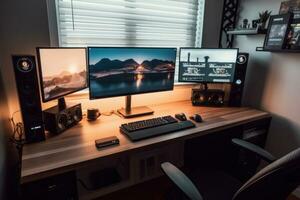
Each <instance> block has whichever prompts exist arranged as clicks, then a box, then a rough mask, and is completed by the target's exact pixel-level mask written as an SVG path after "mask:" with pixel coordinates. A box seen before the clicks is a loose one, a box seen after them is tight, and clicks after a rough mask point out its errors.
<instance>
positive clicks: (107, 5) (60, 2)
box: [56, 0, 205, 81]
mask: <svg viewBox="0 0 300 200" xmlns="http://www.w3.org/2000/svg"><path fill="white" fill-rule="evenodd" d="M204 1H205V0H56V10H57V12H56V13H57V24H58V35H59V43H60V46H65V47H72V46H119V47H126V46H131V47H135V46H137V47H194V46H196V47H199V46H201V43H202V27H203V15H204ZM177 58H178V56H177ZM176 67H178V60H177V64H176ZM177 72H178V70H176V72H175V77H176V78H175V81H177V80H176V79H177Z"/></svg>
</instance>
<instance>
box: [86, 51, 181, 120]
mask: <svg viewBox="0 0 300 200" xmlns="http://www.w3.org/2000/svg"><path fill="white" fill-rule="evenodd" d="M176 51H177V49H176V48H143V47H139V48H138V47H135V48H133V47H132V48H128V47H89V48H88V65H89V89H90V99H98V98H105V97H116V96H126V104H125V105H126V107H125V108H121V109H118V112H119V113H120V114H121V115H122V116H123V117H125V118H130V117H137V116H141V115H147V114H152V113H153V110H151V109H150V108H148V107H145V106H142V107H135V108H131V95H133V94H141V93H149V92H159V91H168V90H173V86H174V72H175V62H176Z"/></svg>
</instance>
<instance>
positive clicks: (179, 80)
mask: <svg viewBox="0 0 300 200" xmlns="http://www.w3.org/2000/svg"><path fill="white" fill-rule="evenodd" d="M182 49H203V50H214V49H221V50H237V57H236V64H237V59H238V56H239V48H201V47H180V48H179V55H178V56H179V59H178V60H179V62H178V82H180V83H207V84H232V83H233V82H234V81H232V82H210V81H184V80H181V76H180V74H181V73H180V72H181V67H180V57H181V50H182ZM235 73H236V65H235V69H234V75H235Z"/></svg>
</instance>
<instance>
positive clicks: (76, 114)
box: [43, 104, 82, 134]
mask: <svg viewBox="0 0 300 200" xmlns="http://www.w3.org/2000/svg"><path fill="white" fill-rule="evenodd" d="M43 113H44V121H45V129H46V130H47V131H49V132H50V133H54V134H58V133H61V132H63V131H65V130H67V129H68V128H71V127H73V126H75V125H76V124H77V123H78V122H80V121H81V120H82V109H81V104H75V105H70V104H69V105H67V106H66V108H65V109H63V110H61V109H59V107H58V106H54V107H51V108H49V109H47V110H45V111H44V112H43Z"/></svg>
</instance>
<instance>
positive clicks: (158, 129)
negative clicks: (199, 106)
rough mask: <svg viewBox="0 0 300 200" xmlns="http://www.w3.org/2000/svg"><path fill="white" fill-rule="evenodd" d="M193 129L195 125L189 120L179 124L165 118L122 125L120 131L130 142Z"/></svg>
mask: <svg viewBox="0 0 300 200" xmlns="http://www.w3.org/2000/svg"><path fill="white" fill-rule="evenodd" d="M193 127H195V124H194V123H193V122H191V121H189V120H187V121H181V122H178V121H177V120H176V119H175V118H174V117H172V116H164V117H157V118H152V119H147V120H141V121H136V122H131V123H128V124H122V125H121V126H120V130H121V132H122V133H123V134H125V135H126V136H127V137H129V139H130V140H132V141H139V140H143V139H146V138H151V137H155V136H159V135H163V134H167V133H172V132H176V131H180V130H184V129H189V128H193Z"/></svg>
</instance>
